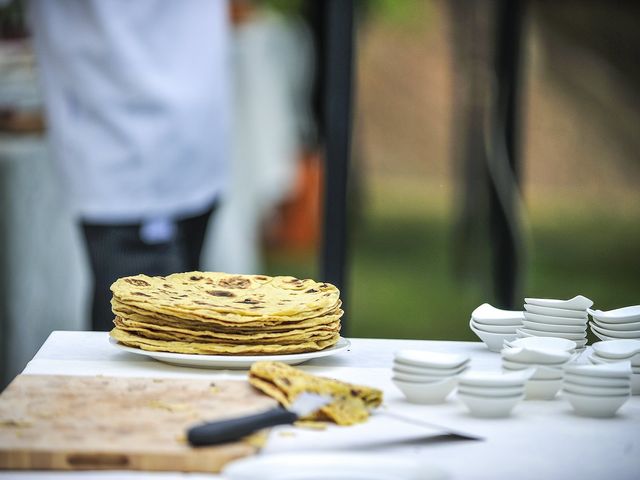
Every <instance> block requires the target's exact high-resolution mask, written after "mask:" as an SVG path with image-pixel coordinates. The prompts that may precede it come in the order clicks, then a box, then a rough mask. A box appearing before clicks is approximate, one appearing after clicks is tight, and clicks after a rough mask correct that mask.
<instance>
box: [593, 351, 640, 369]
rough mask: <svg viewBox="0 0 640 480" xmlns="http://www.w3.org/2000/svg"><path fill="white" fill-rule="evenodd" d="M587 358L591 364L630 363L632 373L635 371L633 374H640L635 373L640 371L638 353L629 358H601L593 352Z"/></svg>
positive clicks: (639, 356)
mask: <svg viewBox="0 0 640 480" xmlns="http://www.w3.org/2000/svg"><path fill="white" fill-rule="evenodd" d="M587 358H588V359H589V361H591V363H596V364H600V363H617V362H629V363H630V364H631V371H633V373H640V371H639V372H636V371H635V369H640V354H637V353H636V354H635V355H633V356H631V357H628V358H606V357H601V356H600V355H598V354H597V353H596V352H593V353H592V354H591V355H589V357H587Z"/></svg>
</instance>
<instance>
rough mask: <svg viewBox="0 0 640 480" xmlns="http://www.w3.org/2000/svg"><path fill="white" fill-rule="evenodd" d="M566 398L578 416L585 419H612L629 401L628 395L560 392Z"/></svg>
mask: <svg viewBox="0 0 640 480" xmlns="http://www.w3.org/2000/svg"><path fill="white" fill-rule="evenodd" d="M562 396H563V397H564V398H566V399H567V400H568V401H569V403H570V404H571V406H572V407H573V409H574V411H575V412H576V413H577V414H578V415H582V416H585V417H599V418H605V417H613V416H614V415H615V414H616V412H617V411H618V410H619V409H620V407H622V405H624V404H625V402H626V401H627V400H629V395H619V396H617V397H616V396H601V397H594V396H592V395H581V394H579V393H571V392H567V391H566V390H564V389H563V390H562Z"/></svg>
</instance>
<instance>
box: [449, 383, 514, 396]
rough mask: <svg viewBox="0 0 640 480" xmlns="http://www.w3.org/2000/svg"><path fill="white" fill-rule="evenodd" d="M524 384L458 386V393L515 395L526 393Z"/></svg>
mask: <svg viewBox="0 0 640 480" xmlns="http://www.w3.org/2000/svg"><path fill="white" fill-rule="evenodd" d="M524 388H525V387H524V385H523V386H517V387H476V386H473V385H463V386H458V394H460V393H462V394H469V395H480V396H483V397H513V396H515V395H522V394H523V393H524Z"/></svg>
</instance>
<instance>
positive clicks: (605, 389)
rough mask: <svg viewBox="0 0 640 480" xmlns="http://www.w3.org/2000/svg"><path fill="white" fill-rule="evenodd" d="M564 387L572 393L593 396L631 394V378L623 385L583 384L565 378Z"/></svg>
mask: <svg viewBox="0 0 640 480" xmlns="http://www.w3.org/2000/svg"><path fill="white" fill-rule="evenodd" d="M562 388H563V389H564V390H566V391H568V392H571V393H580V394H582V395H593V396H597V397H600V396H603V395H605V396H610V397H614V396H618V395H630V394H631V380H629V381H627V384H626V385H625V386H623V387H611V386H609V385H583V384H580V383H574V382H571V381H569V380H565V381H564V384H563V386H562Z"/></svg>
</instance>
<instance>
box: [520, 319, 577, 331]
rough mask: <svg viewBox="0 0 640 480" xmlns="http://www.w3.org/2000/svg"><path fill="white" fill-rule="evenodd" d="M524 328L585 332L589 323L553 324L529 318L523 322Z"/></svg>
mask: <svg viewBox="0 0 640 480" xmlns="http://www.w3.org/2000/svg"><path fill="white" fill-rule="evenodd" d="M522 326H523V327H524V328H528V329H529V330H536V331H541V332H548V333H584V332H586V331H587V325H586V324H585V325H551V324H549V323H538V322H532V321H529V320H524V321H523V322H522Z"/></svg>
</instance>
